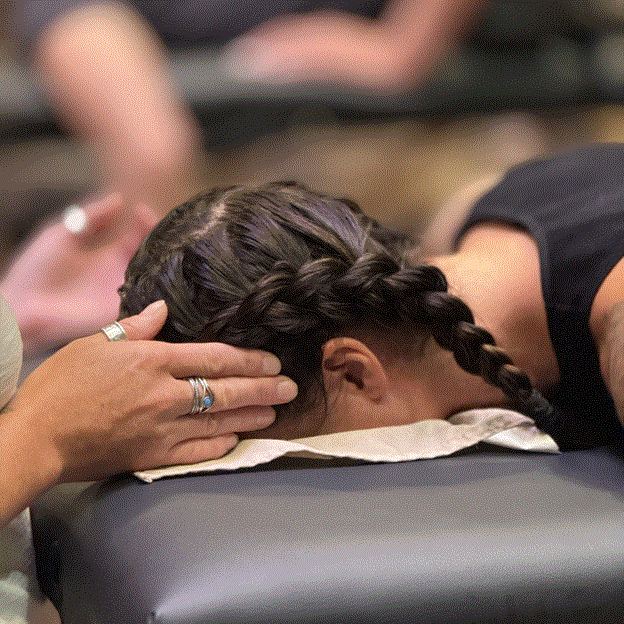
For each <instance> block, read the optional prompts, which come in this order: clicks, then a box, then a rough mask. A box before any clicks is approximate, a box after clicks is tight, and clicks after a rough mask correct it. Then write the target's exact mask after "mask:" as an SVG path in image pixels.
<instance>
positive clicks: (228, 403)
mask: <svg viewBox="0 0 624 624" xmlns="http://www.w3.org/2000/svg"><path fill="white" fill-rule="evenodd" d="M215 396H216V395H215ZM236 396H237V393H236V390H235V389H234V388H233V387H232V385H230V384H225V385H224V386H223V387H222V388H221V392H220V396H219V397H218V400H217V403H218V409H219V410H220V411H227V410H230V409H233V408H234V407H235V404H236Z"/></svg>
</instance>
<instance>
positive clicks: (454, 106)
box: [0, 0, 624, 259]
mask: <svg viewBox="0 0 624 624" xmlns="http://www.w3.org/2000/svg"><path fill="white" fill-rule="evenodd" d="M11 4H12V3H10V2H6V1H5V2H1V3H0V197H1V198H2V207H1V211H2V213H1V214H2V218H1V219H0V245H1V248H2V258H4V259H6V258H7V257H8V255H9V253H10V251H11V250H12V249H13V248H14V247H15V245H16V244H17V243H19V241H20V240H22V238H23V236H24V235H25V234H26V233H27V232H28V231H29V230H30V229H31V228H32V227H33V225H35V224H36V223H38V222H39V220H40V219H42V218H43V217H46V216H48V215H50V214H52V213H53V212H54V211H58V210H59V209H61V208H62V207H64V206H65V205H67V204H68V203H70V202H72V201H74V200H76V199H80V198H81V197H84V196H85V195H86V194H88V193H90V192H92V191H95V190H97V189H99V188H100V187H101V186H102V183H103V181H102V176H103V174H102V170H101V167H100V165H99V163H98V161H97V158H96V157H95V156H94V153H93V150H92V149H91V148H90V146H89V145H88V144H86V143H85V142H84V141H82V140H80V139H79V138H76V136H75V134H74V133H73V132H70V131H68V130H67V129H66V127H65V126H64V125H63V124H62V123H59V121H58V116H56V115H55V114H53V113H52V112H51V111H50V109H49V108H48V106H47V105H46V103H45V100H44V99H43V98H42V97H41V90H40V89H39V87H38V86H37V83H36V81H34V80H33V79H32V76H31V75H30V73H29V71H28V67H27V66H25V64H24V62H23V59H22V58H21V56H20V51H19V42H16V41H15V38H14V37H13V34H14V32H13V26H12V22H11V19H10V18H9V16H10V10H11ZM214 52H215V50H213V49H204V48H202V49H201V50H197V49H193V50H191V51H190V52H189V51H188V50H185V51H182V52H178V51H175V50H174V51H173V53H172V54H173V56H172V66H173V70H174V74H175V76H176V79H177V80H179V83H180V87H181V90H182V93H183V95H184V98H185V99H186V101H187V102H188V103H189V104H190V107H191V110H192V111H193V113H194V114H195V115H196V118H197V119H198V120H199V126H200V128H201V132H202V135H203V140H204V141H205V146H206V149H207V154H208V155H209V159H208V160H207V161H206V164H205V179H206V184H207V185H208V186H210V185H212V184H220V183H232V182H246V181H262V180H272V179H297V180H300V181H303V182H305V183H308V184H309V185H311V186H312V187H313V188H315V189H318V190H321V191H325V192H328V193H332V194H337V195H341V196H349V197H351V198H353V199H355V200H356V201H358V202H359V203H360V205H361V206H362V207H363V209H364V210H365V211H366V212H368V213H370V214H372V215H374V216H375V217H377V218H378V219H379V220H381V221H382V222H384V223H386V224H389V225H391V226H393V227H395V228H398V229H401V230H409V231H414V230H418V229H419V228H421V227H422V226H423V224H424V223H426V222H427V221H428V219H430V218H431V216H432V215H433V214H435V212H436V211H437V210H438V208H439V207H440V206H441V205H443V204H444V203H445V202H447V201H449V200H450V199H451V198H452V197H453V196H454V194H456V193H457V192H458V191H460V190H461V189H462V188H463V187H465V186H466V185H467V184H470V183H471V182H473V181H475V180H478V179H480V178H482V177H484V176H487V175H491V174H492V173H497V172H500V171H502V170H504V169H506V168H507V167H509V166H510V165H513V164H515V163H517V162H520V161H522V160H525V159H527V158H532V157H535V156H539V155H542V154H548V153H552V152H557V151H561V150H564V149H566V148H568V147H571V146H575V145H579V144H582V143H587V142H590V141H613V140H615V141H619V140H622V139H624V108H623V106H622V103H624V8H623V3H622V2H621V0H584V1H581V0H571V1H570V2H565V1H563V0H544V1H541V2H540V1H538V0H533V1H530V0H526V1H520V0H507V1H500V2H492V3H490V4H487V5H486V6H483V7H482V8H481V9H480V10H479V12H478V14H477V15H476V17H474V19H472V20H471V21H470V24H469V25H468V26H467V27H466V28H465V29H464V30H462V32H461V35H460V36H458V39H457V43H456V44H454V45H453V46H452V47H451V49H450V52H449V53H448V55H445V58H444V59H442V60H441V61H440V63H439V64H438V65H436V66H435V69H434V70H433V72H432V73H431V75H430V76H429V77H427V78H425V79H424V80H422V81H420V82H419V83H418V84H416V85H414V86H413V87H410V88H408V89H406V90H404V91H403V92H401V93H396V92H394V93H390V92H389V93H383V92H382V93H378V92H377V93H375V94H373V95H371V94H370V93H369V92H368V91H366V89H358V88H343V89H341V88H338V87H330V86H325V87H324V86H323V85H318V84H317V85H312V86H310V85H309V84H303V85H301V84H287V85H284V84H278V85H271V84H266V83H263V84H260V83H258V82H257V81H245V80H242V81H241V80H240V79H239V77H238V78H234V79H231V77H230V78H228V75H227V71H225V70H224V66H223V63H222V62H220V61H221V60H222V59H220V58H219V55H218V54H214ZM217 52H218V51H217Z"/></svg>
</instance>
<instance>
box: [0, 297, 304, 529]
mask: <svg viewBox="0 0 624 624" xmlns="http://www.w3.org/2000/svg"><path fill="white" fill-rule="evenodd" d="M166 313H167V309H166V307H165V306H164V305H160V306H159V305H157V304H153V305H152V306H151V307H148V308H146V309H145V310H144V311H143V313H142V314H140V315H138V316H134V317H129V318H127V319H124V320H123V321H121V323H122V324H123V326H124V328H125V330H126V333H127V335H128V338H129V339H128V340H127V341H120V342H109V341H108V340H107V339H106V338H105V337H104V334H102V333H100V334H98V335H94V336H89V337H88V338H82V339H80V340H77V341H75V342H72V343H70V344H69V345H68V346H67V347H65V348H64V349H61V350H60V351H58V352H57V353H56V354H55V355H53V356H52V357H51V358H50V359H49V360H47V361H46V362H44V363H43V364H42V365H41V366H40V367H39V368H37V369H36V370H35V371H34V372H33V373H31V374H30V375H29V377H28V378H27V379H26V381H25V382H24V384H23V385H22V386H21V388H20V389H19V390H18V392H17V394H16V395H15V397H14V398H13V400H12V401H11V402H10V403H9V405H8V406H7V408H6V409H5V410H4V411H2V412H0V528H1V527H2V526H4V525H5V524H6V523H7V522H9V521H10V520H11V518H12V517H14V516H15V515H17V514H18V513H19V512H20V511H21V510H23V509H24V508H25V507H26V506H28V505H29V504H30V503H31V502H32V501H33V500H34V499H35V498H36V497H37V496H39V495H40V494H41V493H43V492H44V491H45V490H47V489H48V488H50V487H51V486H53V485H54V484H56V483H58V482H60V481H92V480H97V479H100V478H103V477H106V476H108V475H112V474H116V473H120V472H126V471H132V470H141V469H145V468H154V467H157V466H164V465H169V464H183V463H193V462H198V461H203V460H205V459H210V458H214V457H219V456H221V455H223V454H224V453H226V452H227V451H228V450H229V449H231V448H232V447H233V446H234V445H235V444H236V442H237V436H236V433H237V432H242V431H251V430H254V429H262V428H264V427H266V426H267V425H269V424H271V423H272V422H273V420H274V419H275V412H274V410H273V408H272V407H270V406H271V405H274V404H277V403H285V402H287V401H290V400H292V399H293V398H294V396H295V395H296V386H295V384H294V383H293V382H292V381H290V380H288V379H286V378H285V377H282V376H280V375H277V373H278V372H279V367H280V363H279V361H278V360H277V358H275V357H274V356H273V355H270V354H268V353H262V352H260V351H245V350H242V349H236V348H234V347H230V346H228V345H224V344H218V343H209V344H175V345H174V344H166V343H161V342H153V341H151V340H148V339H149V338H152V337H153V336H154V335H155V334H156V333H157V332H158V330H159V329H160V328H161V327H162V325H163V323H164V321H165V318H166ZM195 375H200V376H204V377H207V378H208V379H209V384H210V387H211V389H212V390H213V392H214V395H215V402H214V406H213V408H212V409H211V410H210V412H208V413H207V414H205V415H202V416H199V415H194V416H190V415H189V414H188V412H189V410H190V408H191V405H192V400H193V391H192V388H191V386H190V384H189V383H188V381H187V380H186V378H188V377H190V376H195Z"/></svg>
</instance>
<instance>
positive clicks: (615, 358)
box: [598, 301, 624, 427]
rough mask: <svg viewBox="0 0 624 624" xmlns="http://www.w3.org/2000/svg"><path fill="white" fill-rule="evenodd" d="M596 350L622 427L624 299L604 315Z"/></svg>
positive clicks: (623, 411)
mask: <svg viewBox="0 0 624 624" xmlns="http://www.w3.org/2000/svg"><path fill="white" fill-rule="evenodd" d="M598 351H599V356H600V370H601V372H602V377H603V379H604V381H605V383H606V385H607V388H608V389H609V392H610V393H611V397H612V398H613V402H614V404H615V409H616V410H617V415H618V418H619V419H620V422H621V423H622V426H623V427H624V301H620V302H619V303H616V304H615V305H614V306H613V307H612V308H611V309H610V311H609V312H608V313H607V314H606V315H605V317H604V321H603V325H602V327H601V331H600V334H599V340H598Z"/></svg>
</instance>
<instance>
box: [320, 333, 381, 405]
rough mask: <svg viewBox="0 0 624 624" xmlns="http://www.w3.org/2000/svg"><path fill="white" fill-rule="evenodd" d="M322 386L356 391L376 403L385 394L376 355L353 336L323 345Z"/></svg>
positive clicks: (334, 339)
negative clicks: (323, 382) (323, 384)
mask: <svg viewBox="0 0 624 624" xmlns="http://www.w3.org/2000/svg"><path fill="white" fill-rule="evenodd" d="M323 378H324V381H325V388H326V389H333V388H335V389H337V390H338V389H340V390H343V391H347V392H351V393H358V394H361V395H363V396H365V397H366V398H367V399H369V400H371V401H374V402H376V403H378V402H380V401H383V400H385V399H386V398H387V396H388V391H389V381H388V376H387V374H386V371H385V369H384V367H383V366H382V364H381V362H380V361H379V359H378V358H377V356H376V355H375V354H374V353H373V352H372V351H371V350H370V349H369V348H368V347H367V346H366V345H365V344H364V343H362V342H360V341H359V340H356V339H355V338H344V337H341V338H333V339H332V340H328V341H327V342H326V343H325V345H324V346H323Z"/></svg>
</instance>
